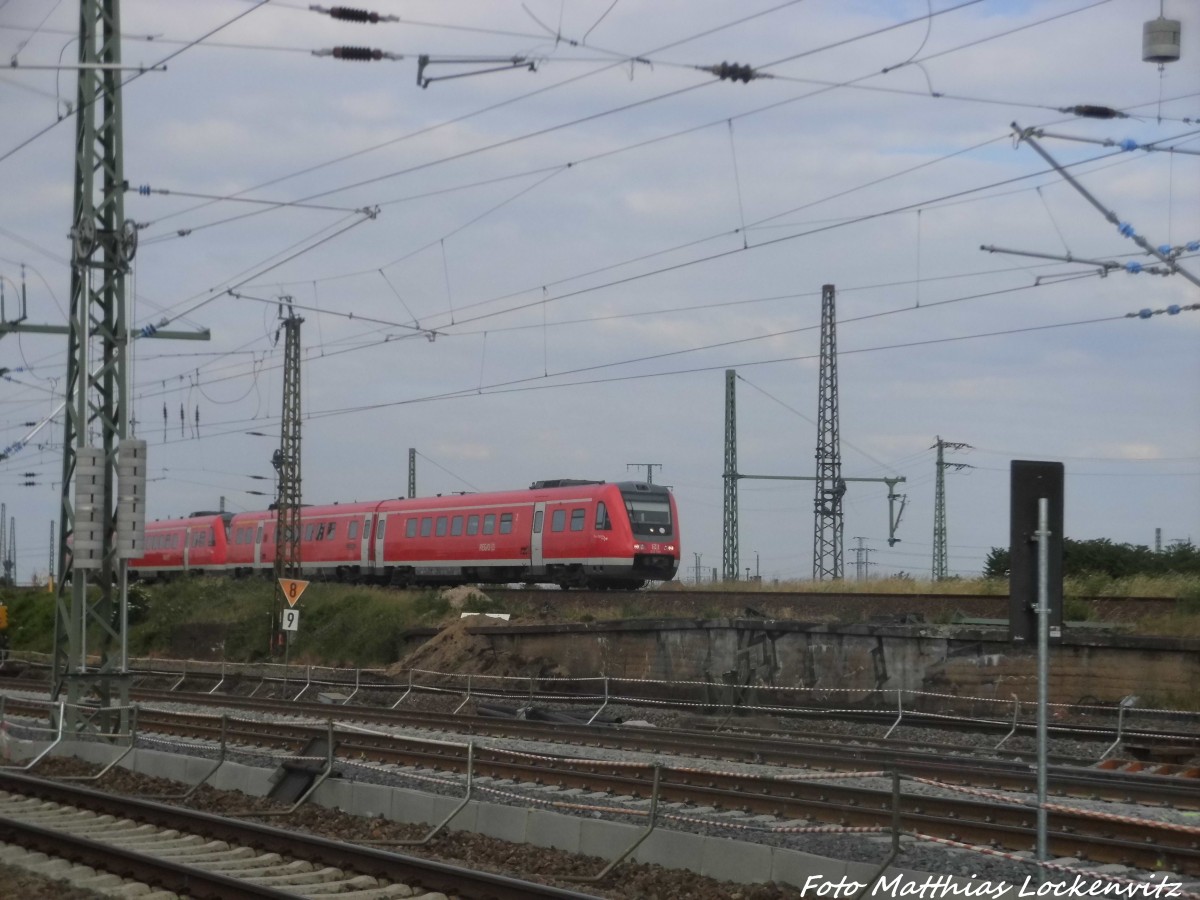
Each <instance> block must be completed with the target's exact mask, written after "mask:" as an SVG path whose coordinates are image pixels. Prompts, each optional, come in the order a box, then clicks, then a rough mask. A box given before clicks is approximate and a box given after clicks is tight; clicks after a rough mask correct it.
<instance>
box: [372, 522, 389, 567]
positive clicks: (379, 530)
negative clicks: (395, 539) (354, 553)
mask: <svg viewBox="0 0 1200 900" xmlns="http://www.w3.org/2000/svg"><path fill="white" fill-rule="evenodd" d="M386 525H387V513H379V515H377V516H376V517H375V566H376V568H379V569H382V568H383V567H384V566H383V563H384V558H383V539H384V537H385V535H384V530H385V526H386Z"/></svg>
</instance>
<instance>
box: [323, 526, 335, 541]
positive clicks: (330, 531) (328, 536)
mask: <svg viewBox="0 0 1200 900" xmlns="http://www.w3.org/2000/svg"><path fill="white" fill-rule="evenodd" d="M335 534H337V522H330V523H329V527H328V528H326V529H325V540H327V541H332V540H333V536H334V535H335Z"/></svg>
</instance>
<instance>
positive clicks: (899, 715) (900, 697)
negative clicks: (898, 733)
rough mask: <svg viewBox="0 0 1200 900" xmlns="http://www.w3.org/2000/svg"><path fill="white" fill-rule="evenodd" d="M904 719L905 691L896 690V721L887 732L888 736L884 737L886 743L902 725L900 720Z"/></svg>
mask: <svg viewBox="0 0 1200 900" xmlns="http://www.w3.org/2000/svg"><path fill="white" fill-rule="evenodd" d="M903 718H904V690H903V689H902V688H896V721H895V722H893V723H892V727H891V728H889V729H888V730H887V734H885V735H884V736H883V739H884V740H885V741H886V740H887V739H888V738H890V737H891V736H892V732H893V731H895V730H896V726H897V725H899V724H900V720H901V719H903Z"/></svg>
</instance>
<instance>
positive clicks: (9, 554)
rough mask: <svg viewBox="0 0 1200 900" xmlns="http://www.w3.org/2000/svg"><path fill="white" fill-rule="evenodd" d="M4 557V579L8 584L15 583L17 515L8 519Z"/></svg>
mask: <svg viewBox="0 0 1200 900" xmlns="http://www.w3.org/2000/svg"><path fill="white" fill-rule="evenodd" d="M4 552H5V554H6V555H5V557H4V580H5V581H7V582H8V584H9V585H10V586H14V587H15V586H16V583H17V517H16V516H13V517H12V518H11V519H9V520H8V547H7V548H6V549H5V551H4Z"/></svg>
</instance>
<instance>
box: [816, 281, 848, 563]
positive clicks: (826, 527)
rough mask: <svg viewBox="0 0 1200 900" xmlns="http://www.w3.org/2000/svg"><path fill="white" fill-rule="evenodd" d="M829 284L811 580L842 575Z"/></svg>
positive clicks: (824, 303)
mask: <svg viewBox="0 0 1200 900" xmlns="http://www.w3.org/2000/svg"><path fill="white" fill-rule="evenodd" d="M834 299H835V291H834V287H833V285H832V284H826V285H822V286H821V374H820V379H819V381H818V385H817V486H816V496H815V497H814V498H813V580H814V581H826V580H831V579H832V580H837V579H840V578H841V577H842V495H843V494H845V493H846V482H845V480H844V479H843V478H842V449H841V440H840V438H839V435H838V387H837V313H836V310H835V305H834Z"/></svg>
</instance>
